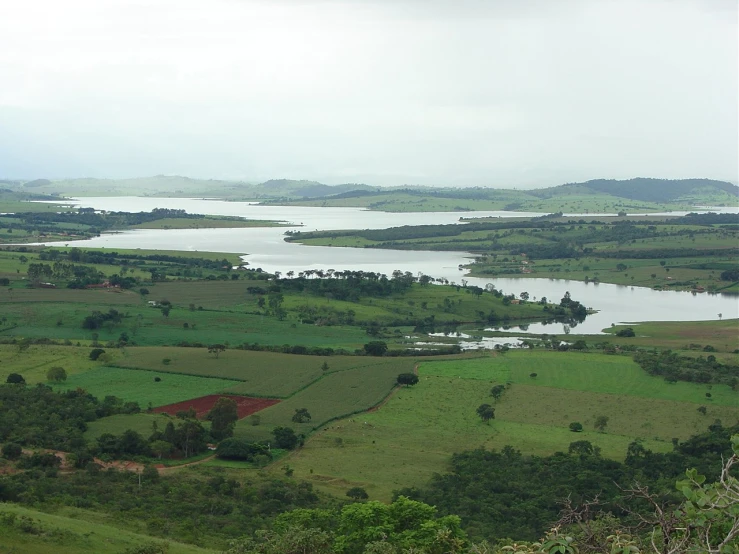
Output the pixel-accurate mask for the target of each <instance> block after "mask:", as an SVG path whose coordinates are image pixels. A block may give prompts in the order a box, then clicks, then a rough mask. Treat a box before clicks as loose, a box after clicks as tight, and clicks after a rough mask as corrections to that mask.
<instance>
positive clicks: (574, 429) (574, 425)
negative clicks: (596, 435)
mask: <svg viewBox="0 0 739 554" xmlns="http://www.w3.org/2000/svg"><path fill="white" fill-rule="evenodd" d="M570 431H572V432H573V433H579V432H580V431H582V423H579V422H577V421H573V422H572V423H570Z"/></svg>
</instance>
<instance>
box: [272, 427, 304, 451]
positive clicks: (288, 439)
mask: <svg viewBox="0 0 739 554" xmlns="http://www.w3.org/2000/svg"><path fill="white" fill-rule="evenodd" d="M272 435H273V436H274V437H275V446H276V447H277V448H284V449H285V450H293V449H294V448H295V447H296V446H298V437H297V435H296V434H295V431H293V430H292V429H291V428H290V427H275V428H274V429H272Z"/></svg>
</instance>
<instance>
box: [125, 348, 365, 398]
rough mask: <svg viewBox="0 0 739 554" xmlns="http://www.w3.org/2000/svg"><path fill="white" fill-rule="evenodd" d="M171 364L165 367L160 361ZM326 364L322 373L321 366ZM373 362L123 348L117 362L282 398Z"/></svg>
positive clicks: (283, 355)
mask: <svg viewBox="0 0 739 554" xmlns="http://www.w3.org/2000/svg"><path fill="white" fill-rule="evenodd" d="M164 359H169V360H171V361H170V362H169V364H166V365H165V364H164V363H162V360H164ZM324 363H326V364H328V366H329V367H328V369H327V370H326V371H325V372H324V370H323V369H322V366H323V364H324ZM375 363H376V362H374V360H373V358H364V357H357V356H328V357H324V356H299V355H294V354H281V353H275V352H253V351H248V350H228V351H226V352H225V353H223V354H221V355H220V356H219V357H218V358H215V357H214V356H213V355H211V354H208V353H207V351H206V349H205V348H198V349H195V348H174V347H154V348H151V347H147V348H127V349H126V352H125V355H124V356H123V357H122V358H121V359H120V360H118V362H117V364H116V365H118V366H120V367H130V368H139V369H150V370H154V371H162V372H170V373H182V374H187V375H199V376H202V377H218V378H222V379H234V380H237V381H240V382H239V383H232V385H233V388H232V390H235V391H238V393H239V394H246V395H257V396H274V397H281V398H284V397H286V396H290V395H291V394H293V393H294V392H296V391H298V390H300V389H302V388H304V387H306V386H307V385H309V384H310V383H312V382H313V381H315V380H316V379H318V378H319V377H321V376H322V375H324V374H325V375H328V374H331V373H333V372H336V371H345V370H347V369H352V368H356V367H361V366H367V365H374V364H375Z"/></svg>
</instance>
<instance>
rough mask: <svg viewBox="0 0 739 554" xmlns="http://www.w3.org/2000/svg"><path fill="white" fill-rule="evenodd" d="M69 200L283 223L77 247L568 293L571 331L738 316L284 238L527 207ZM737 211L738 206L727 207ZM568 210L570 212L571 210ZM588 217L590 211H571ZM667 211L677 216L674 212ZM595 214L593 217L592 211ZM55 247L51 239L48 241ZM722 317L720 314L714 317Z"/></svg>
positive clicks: (728, 299) (547, 328) (457, 260)
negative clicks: (391, 208) (222, 256)
mask: <svg viewBox="0 0 739 554" xmlns="http://www.w3.org/2000/svg"><path fill="white" fill-rule="evenodd" d="M71 203H72V204H74V205H76V206H80V207H91V208H95V209H97V210H107V211H127V212H141V211H151V210H153V209H154V208H171V209H184V210H186V211H187V212H188V213H200V214H208V215H229V216H239V217H244V218H248V219H259V220H279V221H284V222H286V223H288V224H289V226H286V227H260V228H240V229H184V230H179V229H178V230H176V231H175V230H136V231H125V232H121V233H106V234H104V235H101V236H99V237H95V238H92V239H89V240H83V241H75V242H74V244H75V245H76V246H79V247H94V248H101V247H102V248H141V249H161V250H185V251H211V252H237V253H243V254H244V256H243V259H244V260H245V261H246V262H248V263H249V266H250V267H253V268H257V267H261V268H262V269H263V270H265V271H269V272H274V271H280V272H282V273H283V275H284V274H285V273H287V272H288V271H294V272H296V273H297V272H299V271H304V270H306V269H324V270H325V269H335V270H337V271H342V270H347V269H351V270H357V271H359V270H361V271H373V272H379V273H385V274H388V275H390V274H391V273H392V272H393V271H394V270H396V269H398V270H401V271H410V272H411V273H413V274H418V273H423V274H426V275H430V276H432V277H435V278H445V279H448V280H449V281H450V282H456V283H461V281H462V279H465V280H466V281H467V282H468V283H469V284H471V285H477V286H481V287H485V285H486V284H488V283H492V284H493V285H495V287H496V288H497V289H500V290H503V291H505V292H506V293H513V294H516V295H518V294H520V293H521V292H523V291H526V292H528V293H529V295H530V296H531V297H532V298H534V297H535V298H536V299H539V298H541V297H544V296H545V297H546V298H547V299H549V300H550V301H558V300H559V299H560V298H562V296H563V295H564V293H565V292H566V291H569V292H570V294H571V295H572V298H573V299H575V300H578V301H579V302H581V303H583V304H584V305H585V306H588V307H590V308H593V309H595V310H598V312H597V313H595V314H592V315H590V316H588V317H587V319H586V320H585V321H584V322H583V323H580V324H579V325H578V326H577V328H576V329H573V333H575V332H576V333H588V334H597V333H600V332H601V330H602V329H604V328H606V327H609V326H611V324H614V323H615V324H619V323H638V322H641V321H705V320H715V319H719V317H723V318H727V319H728V318H737V317H739V297H737V296H736V295H731V294H707V293H701V294H694V293H690V292H678V291H654V290H651V289H648V288H644V287H630V286H622V285H611V284H605V283H600V284H594V283H589V284H586V283H583V282H581V281H570V280H567V279H548V278H524V279H515V278H476V277H467V276H465V272H464V271H463V270H460V269H459V266H460V265H461V264H466V263H469V261H470V257H471V256H472V255H471V254H469V253H466V252H433V251H408V250H381V249H371V248H336V247H329V246H305V245H301V244H297V243H289V242H285V241H284V233H285V231H287V230H304V231H314V230H338V229H385V228H388V227H396V226H401V225H428V224H452V223H458V222H459V219H460V217H465V218H470V217H491V216H492V217H531V216H537V215H543V214H540V213H524V212H502V211H500V212H432V213H428V212H426V213H388V212H376V211H369V210H364V209H361V208H320V207H303V206H262V205H259V204H254V203H247V202H224V201H219V200H205V199H192V198H152V197H143V198H141V197H99V198H80V199H75V200H74V201H73V202H71ZM732 211H735V210H732ZM568 215H569V214H568ZM572 215H573V216H578V217H582V218H588V217H589V216H588V215H587V214H572ZM671 215H682V213H679V212H673V213H672V214H671ZM590 217H592V215H591V216H590ZM46 244H52V243H46ZM719 314H721V315H720V316H719ZM527 332H528V333H561V332H562V326H561V325H544V324H541V323H534V324H531V325H530V326H529V327H528V331H527Z"/></svg>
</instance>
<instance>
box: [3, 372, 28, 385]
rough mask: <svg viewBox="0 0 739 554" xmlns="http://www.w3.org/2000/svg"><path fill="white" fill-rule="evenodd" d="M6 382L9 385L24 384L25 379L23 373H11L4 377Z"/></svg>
mask: <svg viewBox="0 0 739 554" xmlns="http://www.w3.org/2000/svg"><path fill="white" fill-rule="evenodd" d="M5 382H6V383H10V384H11V385H25V384H26V380H25V379H24V378H23V375H21V374H20V373H11V374H10V375H8V378H7V379H5Z"/></svg>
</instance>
